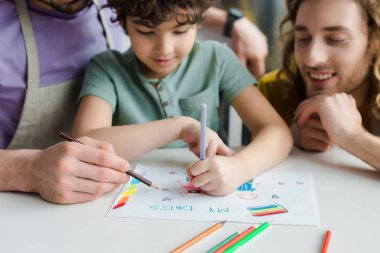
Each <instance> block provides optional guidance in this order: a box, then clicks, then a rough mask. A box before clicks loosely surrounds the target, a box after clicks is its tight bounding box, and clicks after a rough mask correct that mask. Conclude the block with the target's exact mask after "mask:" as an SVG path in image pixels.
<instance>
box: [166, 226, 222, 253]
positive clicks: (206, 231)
mask: <svg viewBox="0 0 380 253" xmlns="http://www.w3.org/2000/svg"><path fill="white" fill-rule="evenodd" d="M226 222H227V221H222V222H218V223H216V224H215V225H213V226H212V227H210V228H208V229H206V230H205V231H203V232H202V233H200V234H199V235H197V236H196V237H194V238H193V239H191V240H189V241H187V242H185V243H184V244H182V245H181V246H179V247H178V248H176V249H175V250H173V251H171V253H179V252H182V251H184V250H185V249H187V248H189V247H190V246H191V245H193V244H195V243H197V242H198V241H200V240H202V239H203V238H205V237H206V236H208V235H209V234H211V233H212V232H214V231H215V230H217V229H219V228H221V227H222V226H223V225H224V223H226Z"/></svg>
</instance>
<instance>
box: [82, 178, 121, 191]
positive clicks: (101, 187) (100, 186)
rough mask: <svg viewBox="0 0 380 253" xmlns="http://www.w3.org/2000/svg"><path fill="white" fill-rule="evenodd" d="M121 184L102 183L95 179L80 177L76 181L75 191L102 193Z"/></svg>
mask: <svg viewBox="0 0 380 253" xmlns="http://www.w3.org/2000/svg"><path fill="white" fill-rule="evenodd" d="M119 185H120V184H114V183H101V182H96V181H93V180H88V179H83V178H78V179H77V180H76V181H75V185H74V189H75V190H74V191H75V192H81V193H89V194H93V195H102V194H104V193H106V192H110V191H113V190H114V189H116V188H117V187H118V186H119Z"/></svg>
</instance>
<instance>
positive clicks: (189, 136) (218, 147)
mask: <svg viewBox="0 0 380 253" xmlns="http://www.w3.org/2000/svg"><path fill="white" fill-rule="evenodd" d="M200 136H201V125H200V123H199V122H198V121H196V120H194V119H191V121H190V122H189V123H187V124H185V125H184V127H183V128H182V131H181V133H180V138H181V139H182V140H183V141H184V142H186V143H187V145H188V146H189V149H190V151H191V152H193V153H194V154H195V155H197V156H198V157H199V155H200ZM205 146H206V157H211V156H214V155H222V156H231V155H233V154H234V152H233V150H232V149H230V148H229V147H228V146H227V145H226V144H224V143H223V141H222V139H220V137H219V136H218V134H217V133H215V132H214V131H212V130H211V129H209V128H206V143H205Z"/></svg>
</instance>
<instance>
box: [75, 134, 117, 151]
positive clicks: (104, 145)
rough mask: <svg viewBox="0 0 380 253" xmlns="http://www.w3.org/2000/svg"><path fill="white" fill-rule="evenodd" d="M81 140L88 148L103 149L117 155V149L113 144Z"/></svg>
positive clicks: (90, 139) (81, 138)
mask: <svg viewBox="0 0 380 253" xmlns="http://www.w3.org/2000/svg"><path fill="white" fill-rule="evenodd" d="M79 140H80V141H81V142H82V143H84V144H86V145H88V146H91V147H94V148H99V149H103V150H106V151H108V152H111V153H113V154H115V149H114V147H113V145H112V144H111V143H108V142H103V141H99V140H96V139H93V138H89V137H80V138H79Z"/></svg>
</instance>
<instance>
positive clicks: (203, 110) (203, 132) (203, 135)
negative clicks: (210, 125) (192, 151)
mask: <svg viewBox="0 0 380 253" xmlns="http://www.w3.org/2000/svg"><path fill="white" fill-rule="evenodd" d="M206 119H207V105H206V104H205V103H202V104H201V139H200V155H199V156H200V159H201V160H204V159H206V125H207V123H206Z"/></svg>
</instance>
